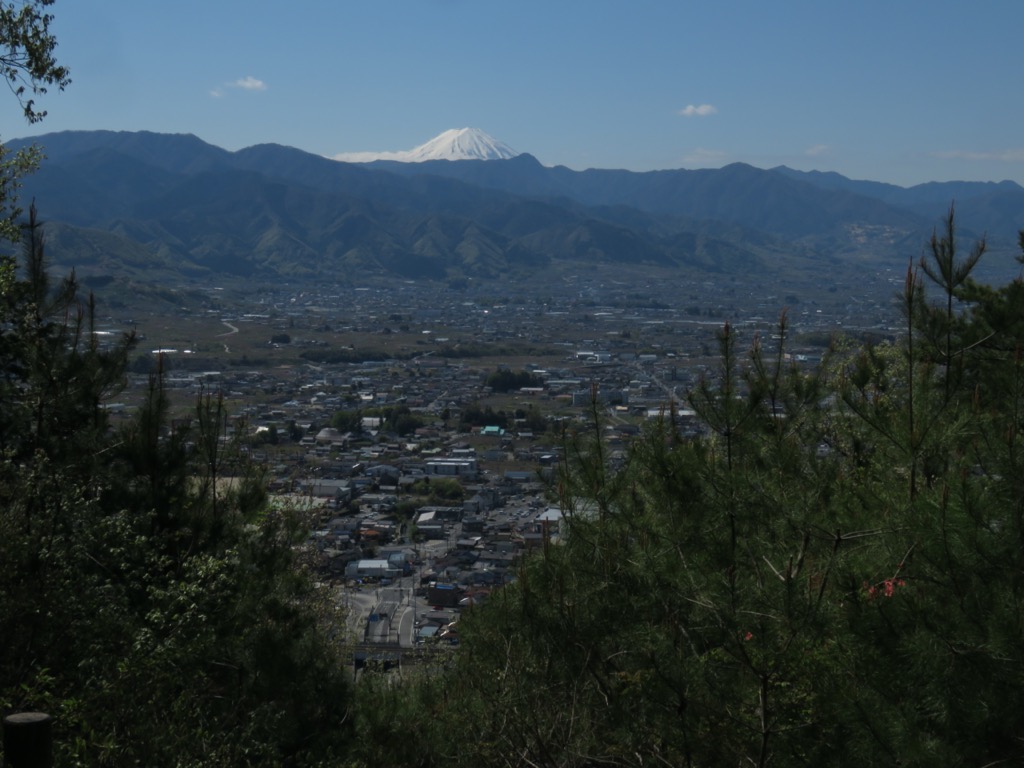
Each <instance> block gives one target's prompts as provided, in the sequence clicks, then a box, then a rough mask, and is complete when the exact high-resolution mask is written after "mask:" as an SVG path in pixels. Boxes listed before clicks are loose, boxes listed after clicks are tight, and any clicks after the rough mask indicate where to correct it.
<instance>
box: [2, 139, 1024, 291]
mask: <svg viewBox="0 0 1024 768" xmlns="http://www.w3.org/2000/svg"><path fill="white" fill-rule="evenodd" d="M471 138H473V137H472V136H470V137H467V141H468V140H469V139H471ZM26 143H37V144H39V145H41V146H42V147H43V148H44V151H45V153H46V155H47V160H46V161H45V162H44V163H43V165H42V167H41V169H40V170H39V171H38V172H37V173H36V174H34V175H33V176H31V177H29V178H28V179H26V182H25V186H24V190H23V195H24V199H32V198H35V200H36V202H37V205H38V206H39V209H40V212H41V215H42V216H43V217H44V219H46V220H48V221H51V222H54V223H55V225H57V224H59V225H61V226H62V227H63V229H62V230H61V231H62V233H63V234H62V243H63V245H64V247H65V249H67V250H65V252H62V253H60V254H59V258H60V259H61V260H62V261H63V262H65V263H68V264H70V265H76V266H77V265H85V264H87V265H88V267H89V269H91V270H93V271H94V272H97V273H102V274H110V275H113V274H116V273H117V272H118V270H119V269H127V270H135V271H136V272H137V273H139V274H143V273H144V272H145V270H146V264H147V259H149V260H150V262H151V263H152V264H153V265H154V269H157V268H158V270H159V273H160V274H161V275H167V274H170V273H175V272H176V273H177V274H179V275H180V276H182V278H183V279H193V280H194V279H206V278H207V277H209V276H211V275H216V274H222V273H223V274H227V275H236V276H243V277H253V276H258V277H262V278H267V279H271V280H280V279H318V280H340V281H345V280H359V279H363V278H369V277H378V278H379V277H386V276H388V275H393V276H401V277H403V278H409V279H429V280H445V279H451V278H457V277H473V278H476V279H484V280H487V279H501V280H507V279H509V278H512V277H516V276H519V277H523V276H527V275H529V276H538V275H543V274H544V271H545V270H547V269H551V268H554V267H555V266H556V265H558V264H573V263H578V264H581V265H586V264H594V263H598V262H602V263H607V264H613V265H614V264H617V265H624V266H625V265H628V266H629V270H630V272H631V273H636V272H637V270H642V269H643V268H644V265H650V266H652V267H655V266H656V267H659V268H667V269H685V270H698V271H700V272H703V273H707V274H730V273H733V274H735V273H740V272H742V273H751V272H752V271H757V270H764V269H771V270H773V271H778V270H780V269H787V268H789V267H790V266H791V265H793V264H796V263H797V262H799V263H801V264H803V265H805V266H806V265H808V264H818V265H820V268H821V269H823V270H824V271H825V272H826V273H827V271H828V269H829V267H828V266H827V265H829V264H833V265H835V264H838V263H840V261H841V260H849V259H850V258H856V259H862V258H863V257H864V256H870V257H871V258H874V259H889V260H890V261H892V260H894V259H895V260H896V262H897V263H901V264H902V265H904V266H905V264H906V258H907V255H908V253H910V254H912V255H913V254H917V253H919V251H920V248H921V244H922V243H923V242H924V241H925V240H926V238H927V236H928V234H929V233H930V232H931V230H932V228H933V226H934V225H935V223H936V222H937V221H938V219H939V217H940V216H941V214H943V213H944V212H945V210H946V209H947V208H948V206H949V203H950V201H951V200H952V199H953V198H955V197H957V194H958V193H959V194H961V195H963V199H962V201H961V200H960V199H958V202H957V210H958V211H959V212H960V213H961V214H963V215H962V217H961V222H962V223H966V224H968V225H970V226H971V227H976V226H977V227H978V228H980V229H984V230H986V231H987V232H988V234H989V236H990V239H991V241H992V242H993V244H996V243H998V242H1000V241H1002V242H1005V243H1006V244H1008V247H1015V244H1016V232H1017V230H1018V229H1021V228H1024V221H1022V217H1024V189H1022V188H1021V187H1019V186H1018V185H1016V184H1012V183H1006V182H1004V183H1001V184H993V185H971V184H965V183H960V182H951V183H949V184H936V185H922V186H921V187H920V188H918V187H914V188H910V189H908V190H903V189H902V188H899V187H892V186H891V185H882V184H878V183H876V182H857V181H852V180H849V179H845V177H841V176H839V175H838V174H817V173H811V174H804V173H801V172H796V171H792V170H790V169H771V170H764V169H759V168H754V167H752V166H749V165H744V164H734V165H730V166H726V167H724V168H721V169H717V170H692V171H691V170H666V171H653V172H647V173H633V172H629V171H619V170H600V169H591V170H587V171H579V172H578V171H572V170H569V169H567V168H564V167H555V168H548V167H545V166H543V165H541V164H540V163H539V162H537V160H536V159H535V158H533V157H532V156H530V155H528V154H519V155H514V156H512V157H508V158H504V159H500V158H499V159H488V160H479V159H465V160H461V161H460V162H449V161H446V160H437V159H424V160H422V161H420V162H415V163H409V162H394V161H379V160H378V161H375V162H372V163H358V164H357V163H346V162H338V161H336V160H333V159H329V158H324V157H320V156H318V155H314V154H310V153H307V152H303V151H301V150H298V149H294V148H291V147H283V146H279V145H273V144H263V145H257V146H253V147H248V148H245V149H242V150H238V151H236V152H229V151H227V150H224V149H221V148H218V147H215V146H212V145H210V144H207V143H205V142H203V141H201V140H200V139H198V138H197V137H195V136H192V135H169V134H156V133H146V132H112V131H83V132H63V133H55V134H48V135H45V136H41V137H38V138H36V139H34V140H32V141H31V142H29V141H24V140H18V141H11V142H9V143H8V145H9V146H10V147H12V148H15V147H17V146H23V145H24V144H26ZM447 146H454V144H453V143H452V142H449V143H448V145H447ZM968 209H969V212H968ZM979 225H980V226H979ZM72 230H73V231H72ZM962 231H963V233H964V234H965V235H970V234H972V232H971V231H970V230H968V229H966V228H964V229H963V230H962ZM101 234H102V237H101V236H100V235H101ZM853 263H857V262H853Z"/></svg>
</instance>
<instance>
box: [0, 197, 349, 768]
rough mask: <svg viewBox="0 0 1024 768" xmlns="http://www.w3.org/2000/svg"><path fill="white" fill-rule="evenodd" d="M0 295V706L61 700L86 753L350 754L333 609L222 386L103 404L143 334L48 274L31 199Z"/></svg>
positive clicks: (302, 526) (181, 760) (290, 760)
mask: <svg viewBox="0 0 1024 768" xmlns="http://www.w3.org/2000/svg"><path fill="white" fill-rule="evenodd" d="M24 247H25V254H26V258H25V264H26V269H25V272H24V276H23V277H22V278H21V279H12V280H10V281H9V282H8V284H7V285H5V287H4V294H3V296H2V300H3V302H2V305H0V313H2V316H0V362H2V370H3V380H2V382H0V384H2V387H3V392H2V399H0V450H2V455H0V562H2V563H3V568H2V569H0V636H2V637H3V643H0V710H3V711H4V712H11V711H18V710H23V709H40V710H44V711H48V712H50V713H51V714H53V715H54V716H55V723H56V737H57V738H56V741H57V751H58V758H59V760H60V762H61V763H67V764H70V763H74V764H80V765H115V766H116V765H137V764H140V763H145V764H157V765H160V764H167V765H170V764H174V765H246V764H267V765H282V764H313V763H316V762H318V761H321V760H326V759H328V758H329V757H331V756H332V755H336V754H338V753H339V752H340V750H341V749H342V747H343V746H344V743H345V740H346V734H347V728H346V725H345V723H346V721H347V719H348V707H349V692H348V685H347V682H346V676H345V672H344V664H343V661H342V655H341V649H340V648H339V647H338V646H337V644H336V641H335V640H333V639H332V637H333V635H334V633H335V631H336V630H335V628H336V627H337V626H338V625H339V622H340V621H341V619H340V617H339V616H338V615H336V609H335V608H334V607H333V606H332V604H331V602H330V601H329V600H328V599H327V596H326V595H325V594H323V593H322V592H321V590H318V589H317V588H316V587H315V586H314V582H313V580H312V578H311V576H312V574H311V572H309V571H308V570H307V569H306V567H305V565H304V563H303V560H302V550H301V549H299V548H297V547H296V544H297V543H298V542H300V541H302V540H304V539H305V537H306V535H307V533H308V529H309V521H308V520H306V519H304V518H303V517H302V516H300V515H298V514H296V513H294V512H292V511H289V510H279V509H275V508H272V507H271V506H269V504H268V500H267V499H266V497H265V493H264V483H263V482H262V477H261V476H260V473H259V472H258V471H257V468H255V467H252V466H250V465H249V464H248V463H247V462H246V460H245V457H244V456H243V455H242V454H241V453H240V452H239V451H238V450H237V445H236V444H235V443H234V441H233V440H232V439H231V438H230V436H229V435H227V434H226V424H227V420H226V415H225V411H224V408H223V404H222V402H221V401H220V400H219V398H217V397H214V396H212V395H211V394H204V395H201V396H200V397H199V398H198V401H197V404H196V410H195V413H194V416H193V418H192V419H191V424H179V423H176V424H175V425H174V428H173V429H172V426H171V423H170V422H169V419H168V408H167V399H166V396H165V393H164V391H163V386H162V380H161V377H160V373H159V372H157V373H156V374H154V376H153V378H152V379H151V384H150V389H149V396H148V398H147V400H146V403H145V405H144V407H143V408H141V410H140V412H139V414H138V415H137V417H136V418H134V419H133V420H132V421H131V422H130V423H128V424H126V425H124V426H122V427H119V428H117V429H114V428H112V426H111V424H110V423H109V421H108V418H107V414H106V411H105V410H104V408H103V403H104V402H105V401H106V400H107V398H109V397H110V396H111V395H112V394H113V393H114V392H116V390H117V388H118V386H119V385H120V384H121V383H122V381H123V379H124V375H125V370H126V366H127V364H128V358H129V352H130V350H131V348H132V343H133V339H132V337H131V336H130V335H129V336H126V337H125V338H123V339H121V340H120V341H118V342H116V343H114V344H113V345H111V346H110V347H109V348H104V347H103V346H101V345H100V343H99V341H98V339H99V338H100V337H99V336H98V335H97V334H96V333H94V330H95V328H94V316H95V311H94V308H93V306H92V301H91V299H90V300H88V301H84V302H83V301H81V300H80V299H79V297H78V294H77V286H76V284H75V281H74V277H73V276H71V277H70V278H68V279H66V280H64V281H63V282H61V283H60V285H59V286H57V287H56V288H52V287H51V286H50V282H49V278H48V274H47V269H46V262H45V259H44V255H45V252H44V247H43V238H42V229H41V226H40V224H39V223H38V221H37V220H36V218H35V215H34V211H33V215H32V217H31V219H30V222H29V225H28V227H27V232H26V236H25V238H24Z"/></svg>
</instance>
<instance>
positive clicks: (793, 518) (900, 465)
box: [377, 209, 1024, 766]
mask: <svg viewBox="0 0 1024 768" xmlns="http://www.w3.org/2000/svg"><path fill="white" fill-rule="evenodd" d="M1022 244H1024V243H1022ZM931 245H932V247H931V249H930V254H929V258H930V259H931V261H925V262H924V263H923V264H919V265H916V266H915V265H911V267H910V268H909V269H908V274H907V281H906V284H905V287H904V290H903V293H902V296H901V301H902V305H903V307H904V310H905V317H906V333H905V335H904V338H903V339H902V340H901V342H900V343H898V344H888V343H883V344H879V345H876V346H870V345H864V346H851V345H848V344H845V343H842V342H837V344H836V345H835V348H834V350H833V352H832V354H831V355H830V357H829V358H828V359H827V360H826V361H825V362H824V364H823V365H822V366H821V368H820V369H819V370H818V371H817V372H815V373H809V372H806V371H803V370H800V369H798V368H796V367H795V366H793V365H791V364H790V363H789V362H788V358H787V355H786V343H787V341H786V335H787V322H786V318H785V316H784V315H783V316H782V318H780V322H779V327H778V332H777V333H776V334H774V336H775V337H776V338H778V339H779V342H778V344H777V346H774V347H773V348H771V349H767V348H765V347H764V345H763V344H762V343H761V342H760V341H759V340H757V339H755V340H754V341H753V344H752V345H751V347H750V350H749V353H748V354H746V355H741V354H740V352H739V348H740V346H739V345H740V343H741V342H740V340H739V338H738V335H737V333H736V332H735V330H734V329H733V328H731V327H729V326H728V325H726V326H725V327H724V328H723V330H722V332H721V333H720V335H719V345H720V358H721V366H720V369H719V370H718V371H717V372H715V373H714V374H713V375H709V376H708V377H706V378H705V379H704V380H703V381H701V382H700V384H699V385H698V386H697V387H696V388H695V390H694V392H693V393H692V396H691V404H692V406H693V408H694V409H695V410H696V411H697V413H698V414H700V416H701V418H702V420H703V423H704V433H703V435H702V436H701V437H700V438H698V439H696V440H690V439H686V438H684V437H683V433H682V430H681V429H680V427H679V425H677V424H675V423H673V421H672V420H671V419H667V420H665V421H663V422H662V423H660V424H658V425H657V426H656V427H654V428H653V429H651V430H650V431H649V433H648V434H646V435H645V436H644V437H643V438H642V439H641V440H639V441H637V442H636V443H635V444H634V445H633V446H632V448H631V449H630V452H629V456H628V460H627V462H626V464H625V466H621V467H619V466H615V467H613V466H612V464H611V462H610V460H609V457H608V456H607V455H606V451H605V448H604V445H603V442H602V440H601V435H602V430H601V423H600V419H599V413H598V412H597V411H596V410H595V413H594V418H593V421H592V425H591V429H590V430H588V431H586V432H583V433H580V434H577V435H574V436H571V437H570V438H569V439H568V441H567V444H566V448H567V451H566V456H567V459H566V462H565V464H564V466H563V469H562V472H561V476H560V480H559V484H558V488H557V490H558V493H559V496H560V499H561V506H562V508H563V510H564V511H565V519H564V520H563V521H562V526H561V531H560V537H559V540H558V542H557V543H555V542H551V543H548V544H547V545H546V546H545V547H544V548H543V549H542V551H541V552H540V554H539V555H537V556H535V557H531V558H528V559H527V560H526V561H525V562H524V563H523V565H522V567H521V570H520V572H519V574H518V578H517V580H516V581H515V582H514V583H513V584H512V585H509V586H507V587H505V588H503V589H502V590H500V591H499V592H498V593H496V594H495V595H493V596H492V598H491V600H490V601H488V602H487V603H486V604H485V605H484V606H482V607H476V608H474V609H473V611H472V612H471V613H469V614H468V615H467V616H466V617H464V619H463V621H462V622H461V623H460V637H461V641H462V642H461V647H460V650H459V653H458V655H457V658H456V660H455V662H454V668H453V669H452V670H451V672H450V673H446V674H443V675H440V676H439V677H437V678H436V679H434V680H432V681H429V682H420V683H417V684H415V685H413V686H411V688H410V695H411V696H415V697H416V700H417V701H418V702H419V704H418V710H417V711H416V712H408V713H406V715H405V720H404V722H405V723H408V721H409V718H410V717H411V718H412V719H413V721H414V724H413V725H411V726H409V725H407V726H406V727H409V728H411V729H413V730H418V731H419V732H421V733H423V734H424V739H425V744H424V748H423V750H422V751H421V752H420V753H419V755H418V757H417V758H416V760H415V761H409V760H408V755H407V754H405V755H404V756H403V757H402V759H403V761H406V762H404V764H410V765H413V764H442V763H443V764H454V765H467V766H469V765H473V766H479V765H494V766H502V765H505V766H522V765H530V766H598V765H620V766H641V765H673V766H707V765H757V766H769V765H781V766H790V765H809V766H819V765H858V766H860V765H905V766H936V765H1004V764H1005V765H1010V764H1016V763H1019V762H1021V761H1022V760H1024V741H1022V739H1021V737H1020V730H1019V724H1018V720H1019V718H1018V713H1019V712H1020V711H1021V708H1022V706H1024V679H1022V669H1024V668H1022V667H1021V664H1020V659H1021V658H1022V657H1024V612H1022V611H1021V605H1022V604H1024V580H1022V578H1021V574H1022V573H1024V554H1022V553H1024V546H1022V544H1024V488H1022V486H1021V484H1022V482H1024V480H1022V479H1021V478H1024V466H1021V436H1020V433H1021V419H1022V416H1021V414H1022V413H1024V410H1022V406H1024V401H1022V395H1024V388H1022V386H1021V385H1022V382H1024V378H1022V372H1024V371H1022V356H1021V353H1020V349H1021V338H1022V337H1021V334H1020V328H1021V319H1020V318H1021V307H1022V306H1024V305H1022V304H1021V303H1020V302H1019V298H1020V295H1021V294H1020V291H1021V290H1022V288H1021V281H1020V280H1016V281H1013V282H1012V283H1011V284H1009V285H1007V286H1004V287H1002V288H988V287H983V286H980V285H977V284H975V283H974V282H973V281H972V280H971V278H970V269H971V267H973V265H974V263H976V262H977V259H978V257H979V256H980V255H981V253H982V251H983V250H984V247H983V243H979V244H977V245H976V247H975V248H974V250H973V251H971V253H970V256H969V257H968V258H967V260H966V261H964V262H960V261H958V259H957V257H956V251H957V248H956V246H957V243H956V233H955V227H954V220H953V211H952V209H951V210H950V212H949V216H948V217H947V220H946V226H945V228H944V230H943V231H942V232H941V234H939V235H937V236H936V238H934V239H933V241H932V244H931ZM924 279H928V280H930V281H931V283H932V284H933V285H934V286H935V288H937V291H938V294H939V298H938V300H936V301H932V300H929V299H928V298H927V296H926V293H925V290H926V285H925V283H924ZM437 722H441V723H442V724H443V727H442V728H440V730H438V729H437V726H436V723H437ZM430 724H433V726H432V727H431V726H430ZM428 747H429V748H428ZM377 757H378V759H384V760H385V761H387V759H388V758H387V756H386V753H385V755H384V756H383V757H381V755H380V753H378V754H377ZM396 758H397V755H396Z"/></svg>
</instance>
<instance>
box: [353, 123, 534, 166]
mask: <svg viewBox="0 0 1024 768" xmlns="http://www.w3.org/2000/svg"><path fill="white" fill-rule="evenodd" d="M518 154H519V153H518V152H516V151H515V150H514V149H512V148H511V147H510V146H508V144H505V143H503V142H500V141H498V140H497V139H495V138H493V137H492V136H489V135H487V134H486V133H484V132H483V131H481V130H480V129H479V128H452V129H451V130H448V131H445V132H444V133H441V134H439V135H437V136H435V137H434V138H432V139H431V140H430V141H428V142H426V143H425V144H420V145H419V146H418V147H414V148H413V149H409V150H406V151H403V152H343V153H341V154H339V155H335V156H334V157H333V159H334V160H339V161H341V162H345V163H372V162H374V161H376V160H392V161H397V162H403V163H423V162H427V161H429V160H507V159H509V158H512V157H516V156H517V155H518Z"/></svg>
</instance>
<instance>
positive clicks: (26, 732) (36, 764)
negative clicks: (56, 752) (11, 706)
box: [3, 712, 53, 768]
mask: <svg viewBox="0 0 1024 768" xmlns="http://www.w3.org/2000/svg"><path fill="white" fill-rule="evenodd" d="M3 722H4V763H3V765H4V768H53V729H52V728H51V725H52V723H53V718H52V717H50V716H49V715H47V714H45V713H43V712H19V713H18V714H16V715H8V716H7V717H5V718H4V721H3Z"/></svg>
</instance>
